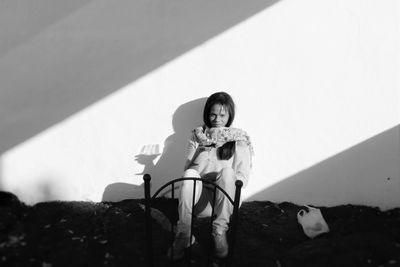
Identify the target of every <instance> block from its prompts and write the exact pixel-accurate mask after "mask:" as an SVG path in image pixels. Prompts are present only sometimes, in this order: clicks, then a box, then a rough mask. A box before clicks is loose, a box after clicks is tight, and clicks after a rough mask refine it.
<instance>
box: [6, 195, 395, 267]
mask: <svg viewBox="0 0 400 267" xmlns="http://www.w3.org/2000/svg"><path fill="white" fill-rule="evenodd" d="M139 203H143V201H142V200H124V201H121V202H115V203H109V202H108V203H106V202H101V203H94V202H62V201H56V202H43V203H38V204H36V205H34V206H27V205H25V204H24V203H21V202H20V201H18V199H17V198H16V197H15V196H14V195H12V194H9V193H6V192H0V266H2V267H3V266H24V267H25V266H40V267H57V266H68V267H75V266H145V225H144V212H143V210H142V209H141V208H140V206H139V205H138V204H139ZM176 205H177V201H174V200H170V199H159V200H157V201H156V203H155V204H154V206H153V207H155V208H157V209H159V210H161V211H162V212H163V213H164V214H166V215H167V216H168V217H169V218H170V219H171V220H172V221H175V220H176V218H177V213H176ZM301 208H302V207H300V206H297V205H294V204H291V203H288V202H284V203H272V202H268V201H263V202H256V201H255V202H244V203H243V204H242V206H241V208H240V218H239V225H238V232H237V241H236V246H235V255H234V259H233V266H249V267H250V266H278V267H281V266H282V267H285V266H296V267H298V266H318V267H319V266H400V208H396V209H392V210H389V211H386V212H382V211H380V210H379V209H377V208H372V207H365V206H354V205H343V206H336V207H329V208H326V207H320V209H321V211H322V214H323V216H324V218H325V220H326V221H327V223H328V225H329V227H330V230H331V231H330V232H329V233H327V234H323V235H320V236H318V237H316V238H314V239H310V238H308V237H307V236H306V235H305V234H304V233H303V230H302V228H301V226H300V224H299V223H298V222H297V217H296V214H297V212H298V211H299V210H300V209H301ZM208 227H209V222H208V220H206V219H197V220H196V221H195V224H194V232H195V233H194V234H195V236H196V238H197V240H198V243H197V244H195V245H194V247H193V250H192V254H193V258H194V259H193V262H192V263H193V264H192V266H200V264H202V263H204V261H206V259H207V257H206V256H205V255H206V254H205V251H207V248H209V245H208V244H209V239H208V235H207V230H208V229H209V228H208ZM152 229H153V237H154V238H153V246H154V252H153V253H154V262H155V264H154V265H155V266H172V265H171V264H170V263H169V261H168V260H167V258H166V252H167V250H168V246H169V245H170V242H171V236H172V235H171V233H170V232H168V231H165V230H163V228H162V227H161V226H160V225H159V224H158V223H156V222H155V221H154V222H153V228H152ZM219 263H220V264H223V262H219ZM186 265H187V262H185V259H184V260H182V261H179V262H176V263H175V266H186Z"/></svg>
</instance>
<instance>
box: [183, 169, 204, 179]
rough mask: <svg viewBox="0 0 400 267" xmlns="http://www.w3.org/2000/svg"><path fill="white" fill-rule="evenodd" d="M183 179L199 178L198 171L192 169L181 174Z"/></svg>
mask: <svg viewBox="0 0 400 267" xmlns="http://www.w3.org/2000/svg"><path fill="white" fill-rule="evenodd" d="M183 177H184V178H186V177H195V178H200V174H199V172H198V171H196V170H194V169H187V170H186V171H185V172H184V173H183Z"/></svg>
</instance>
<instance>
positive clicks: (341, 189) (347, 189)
mask: <svg viewBox="0 0 400 267" xmlns="http://www.w3.org/2000/svg"><path fill="white" fill-rule="evenodd" d="M399 162H400V126H399V125H397V126H395V127H393V128H390V129H388V130H386V131H384V132H382V133H380V134H378V135H376V136H374V137H372V138H369V139H367V140H365V141H363V142H361V143H359V144H357V145H355V146H353V147H351V148H349V149H347V150H345V151H343V152H341V153H339V154H337V155H335V156H333V157H330V158H328V159H326V160H324V161H322V162H319V163H318V164H315V165H314V166H312V167H310V168H307V169H305V170H303V171H301V172H298V173H296V174H294V175H292V176H290V177H287V178H284V179H282V181H280V182H278V183H276V184H274V185H272V186H270V187H268V188H265V189H264V190H262V191H260V192H258V193H256V194H254V195H253V196H251V197H250V198H249V199H248V200H271V201H277V202H283V201H290V202H294V203H298V204H313V205H321V206H334V205H340V204H347V203H351V204H360V205H379V206H380V207H381V208H384V209H386V208H393V207H399V206H400V196H399V195H398V191H399V189H400V164H399Z"/></svg>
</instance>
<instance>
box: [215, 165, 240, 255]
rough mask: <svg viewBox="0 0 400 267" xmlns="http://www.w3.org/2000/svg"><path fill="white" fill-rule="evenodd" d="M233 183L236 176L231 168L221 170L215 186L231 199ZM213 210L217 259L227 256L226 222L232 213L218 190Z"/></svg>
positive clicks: (228, 203) (231, 207)
mask: <svg viewBox="0 0 400 267" xmlns="http://www.w3.org/2000/svg"><path fill="white" fill-rule="evenodd" d="M235 182H236V174H235V171H234V170H233V169H232V168H223V169H222V170H221V171H220V172H219V173H218V176H217V180H216V184H217V185H219V186H220V187H221V188H222V189H224V190H225V191H226V192H227V193H228V194H229V196H230V197H231V198H232V199H233V198H234V194H235ZM214 209H215V215H216V218H215V220H214V221H213V237H214V245H215V255H216V256H217V257H219V258H224V257H226V256H227V255H228V241H227V238H226V231H227V230H228V222H229V219H230V216H231V214H232V212H233V205H232V204H231V202H230V201H229V199H228V198H227V197H226V196H225V194H224V193H222V192H221V191H220V190H217V191H216V197H215V206H214Z"/></svg>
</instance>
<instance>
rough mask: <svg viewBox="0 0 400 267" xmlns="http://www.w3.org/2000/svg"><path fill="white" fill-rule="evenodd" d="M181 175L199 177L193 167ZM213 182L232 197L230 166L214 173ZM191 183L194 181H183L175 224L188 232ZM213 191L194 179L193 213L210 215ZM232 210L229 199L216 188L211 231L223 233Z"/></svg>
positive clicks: (234, 178) (232, 176) (191, 200)
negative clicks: (177, 218)
mask: <svg viewBox="0 0 400 267" xmlns="http://www.w3.org/2000/svg"><path fill="white" fill-rule="evenodd" d="M183 177H196V178H200V174H199V173H198V172H197V171H196V170H193V169H187V170H186V171H185V173H184V175H183ZM215 179H216V180H215V183H216V184H217V185H219V186H220V187H221V188H222V189H224V190H225V191H226V192H227V193H228V194H229V196H230V197H231V198H232V199H234V196H235V188H236V187H235V182H236V175H235V172H234V170H233V169H232V168H229V167H228V168H223V169H222V170H221V171H220V172H219V173H216V178H215ZM193 184H194V181H192V180H187V181H183V182H182V185H181V189H180V193H179V206H178V212H179V220H178V225H177V228H178V229H177V230H178V232H185V233H189V232H190V224H191V216H192V202H193ZM213 195H214V192H213V189H212V188H210V187H207V185H206V184H204V185H203V184H202V182H200V181H196V192H195V205H194V211H193V212H194V215H195V216H198V217H207V216H211V212H212V207H211V205H212V201H213V197H214V196H213ZM232 212H233V205H232V204H231V203H230V201H229V199H228V198H227V197H226V196H225V195H224V193H222V192H221V191H220V190H218V189H217V190H216V196H215V205H214V214H215V216H216V217H215V220H214V221H213V231H214V232H217V233H220V234H221V233H223V232H225V231H226V230H228V222H229V218H230V216H231V214H232Z"/></svg>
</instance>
